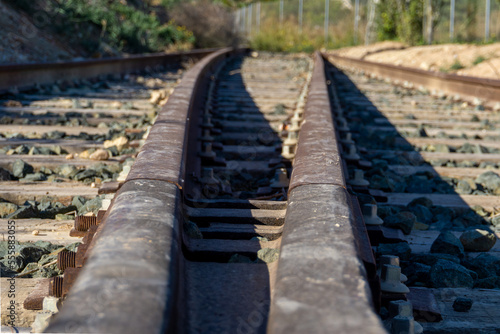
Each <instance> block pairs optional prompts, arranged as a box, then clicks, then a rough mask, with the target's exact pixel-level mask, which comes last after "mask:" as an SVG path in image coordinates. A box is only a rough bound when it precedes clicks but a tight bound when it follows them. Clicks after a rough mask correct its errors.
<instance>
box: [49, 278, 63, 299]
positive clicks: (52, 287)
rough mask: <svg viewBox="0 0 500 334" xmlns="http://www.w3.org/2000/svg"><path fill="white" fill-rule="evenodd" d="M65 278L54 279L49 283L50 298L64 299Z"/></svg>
mask: <svg viewBox="0 0 500 334" xmlns="http://www.w3.org/2000/svg"><path fill="white" fill-rule="evenodd" d="M62 290H63V278H62V277H61V276H56V277H52V278H51V279H50V281H49V296H53V297H58V298H61V297H62Z"/></svg>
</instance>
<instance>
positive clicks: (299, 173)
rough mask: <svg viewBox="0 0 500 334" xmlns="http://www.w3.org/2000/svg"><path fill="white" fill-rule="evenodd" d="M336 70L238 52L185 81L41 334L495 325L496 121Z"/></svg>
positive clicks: (67, 278)
mask: <svg viewBox="0 0 500 334" xmlns="http://www.w3.org/2000/svg"><path fill="white" fill-rule="evenodd" d="M334 62H335V60H334ZM346 73H347V74H346ZM346 73H344V72H341V71H340V70H339V69H338V68H335V67H333V66H332V65H331V64H329V63H327V62H326V61H325V60H324V59H323V57H322V56H321V55H320V54H319V53H317V54H316V55H315V56H314V65H313V62H312V61H311V60H310V59H309V58H307V57H305V56H284V55H272V54H257V53H252V54H247V53H245V52H243V51H241V50H240V51H232V50H220V51H217V52H214V53H212V54H211V55H209V56H207V57H205V58H204V59H203V60H201V61H200V62H198V63H197V64H196V65H195V66H193V68H191V69H190V70H189V71H187V72H186V73H185V74H184V75H183V79H182V81H181V82H180V83H179V84H178V85H177V86H176V88H175V90H174V92H173V94H172V95H171V96H170V98H169V99H168V101H167V103H166V105H165V106H164V107H163V108H162V110H161V112H160V113H159V115H158V117H157V119H156V122H155V124H154V125H153V127H152V128H151V130H150V132H149V136H148V139H147V141H146V142H145V143H144V145H143V146H142V148H141V150H140V153H139V154H138V155H137V158H136V160H135V163H134V165H133V166H132V167H131V169H130V172H129V173H128V175H127V177H126V179H125V180H124V182H123V183H122V184H120V185H119V186H120V189H119V190H118V192H117V193H116V195H115V196H114V197H113V200H112V202H111V203H110V206H109V208H108V209H107V210H106V212H105V213H104V212H103V211H101V216H100V217H99V223H98V224H97V226H94V227H93V228H92V229H90V230H89V232H88V234H87V235H86V237H85V239H84V243H83V245H82V246H80V247H79V249H78V251H79V254H76V257H77V258H79V264H80V265H77V267H81V265H83V268H66V270H65V272H64V275H63V276H62V277H61V278H57V279H53V280H52V283H51V284H52V285H51V289H52V290H57V289H60V288H56V286H59V285H57V284H60V287H64V293H62V294H64V297H65V298H64V303H63V307H62V309H61V312H60V313H59V314H57V315H56V316H55V317H52V316H50V314H49V316H50V324H49V327H48V328H47V331H48V332H96V333H101V332H117V333H118V332H120V333H136V332H139V331H143V332H162V331H168V332H186V333H211V332H217V333H219V332H224V333H226V332H227V333H234V332H237V333H239V332H242V333H264V332H273V333H290V332H294V333H303V332H317V333H347V332H356V333H358V332H359V333H384V332H386V331H390V332H391V331H392V332H393V333H403V332H404V333H413V332H421V330H422V329H424V330H425V332H428V333H432V332H448V333H457V332H459V331H461V332H473V331H475V332H477V331H480V332H485V333H489V332H492V333H493V332H495V330H496V328H497V327H498V326H497V324H496V317H495V312H494V311H491V310H490V309H492V308H494V307H495V306H496V305H497V303H498V299H497V300H496V301H495V297H496V296H497V295H496V291H495V290H494V289H492V288H496V286H495V284H497V281H496V278H495V277H496V275H497V274H496V272H495V270H496V269H497V268H498V263H499V261H498V248H497V246H493V245H494V241H495V240H496V236H495V235H494V233H492V232H493V231H491V232H488V233H486V232H482V231H484V229H485V228H486V229H488V228H489V229H490V230H492V229H493V228H492V227H491V226H489V225H488V224H495V223H496V221H497V216H496V211H495V210H497V206H498V198H497V197H495V195H496V194H495V189H493V185H494V184H496V183H495V182H496V181H495V180H496V179H495V176H494V175H493V174H491V172H495V171H496V170H497V168H498V167H499V166H498V165H496V163H497V162H495V159H496V156H495V155H496V154H497V151H496V150H498V146H497V144H495V136H496V132H495V121H494V118H492V117H491V114H486V112H485V111H476V110H473V108H471V107H467V106H466V105H464V103H463V102H454V101H452V100H451V99H448V100H444V99H443V98H433V97H431V96H429V95H428V94H424V93H422V92H421V91H417V90H411V89H405V88H400V87H395V86H391V85H390V84H389V83H386V82H384V81H380V80H375V79H370V78H366V77H364V76H362V75H359V74H356V73H351V72H346ZM477 109H480V108H477ZM469 116H470V118H468V117H469ZM451 117H453V118H454V119H451V120H450V118H451ZM485 119H487V121H485ZM462 133H463V134H464V135H462ZM474 152H475V153H474ZM473 161H478V162H477V163H474V162H473ZM485 172H490V173H487V174H484V173H485ZM363 174H364V175H363ZM497 177H498V176H497ZM365 178H366V179H365ZM498 178H499V179H500V177H498ZM479 206H480V207H481V208H479ZM471 208H473V209H471ZM377 210H378V211H377ZM382 224H383V225H382ZM478 224H481V225H482V227H481V229H480V230H479V231H474V227H477V226H476V225H478ZM470 228H472V230H473V231H472V232H467V233H468V234H467V233H465V234H466V235H465V237H461V238H462V239H463V240H465V241H463V243H466V244H467V242H469V244H467V246H466V248H465V250H464V248H463V246H461V245H462V242H461V241H460V240H459V239H457V237H460V235H461V234H462V232H463V231H465V230H468V229H470ZM446 230H452V232H451V233H441V232H442V231H443V232H444V231H446ZM403 232H404V233H403ZM440 233H441V234H440ZM438 236H439V237H438ZM436 238H437V239H438V240H436ZM481 238H483V239H481ZM477 239H479V242H477ZM435 240H436V241H435ZM487 243H490V244H492V247H493V248H492V249H491V250H489V249H488V250H486V249H481V252H477V251H478V249H473V248H471V247H478V246H477V244H480V245H481V246H482V247H483V248H484V245H485V244H487ZM372 246H373V247H372ZM431 248H432V249H431ZM443 253H446V254H443ZM60 262H64V261H63V260H60ZM64 266H66V265H63V267H64ZM69 267H71V265H70V266H69ZM481 268H483V269H481ZM484 268H486V269H484ZM401 272H402V273H403V274H406V276H407V277H406V278H407V281H406V282H407V283H406V285H404V284H403V283H402V281H404V279H403V278H404V276H402V275H401ZM76 278H77V280H76V282H75V279H76ZM56 283H57V284H56ZM407 286H409V287H410V288H409V289H408V287H407ZM69 287H71V289H69ZM457 297H467V298H471V299H472V302H473V306H472V309H471V310H470V311H469V312H468V313H463V312H462V313H458V312H455V311H453V307H452V304H453V303H454V302H456V299H457ZM468 303H470V300H467V299H459V300H458V301H457V302H456V304H457V305H456V306H455V307H461V308H462V309H467V307H468ZM415 320H418V321H419V322H420V323H418V322H416V321H415ZM458 320H460V322H458Z"/></svg>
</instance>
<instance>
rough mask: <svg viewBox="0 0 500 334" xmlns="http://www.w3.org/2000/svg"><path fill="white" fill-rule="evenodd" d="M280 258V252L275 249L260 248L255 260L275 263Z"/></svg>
mask: <svg viewBox="0 0 500 334" xmlns="http://www.w3.org/2000/svg"><path fill="white" fill-rule="evenodd" d="M279 257H280V251H279V249H276V248H262V249H259V250H258V251H257V258H258V259H259V260H261V261H263V262H265V263H271V262H274V261H277V260H278V259H279Z"/></svg>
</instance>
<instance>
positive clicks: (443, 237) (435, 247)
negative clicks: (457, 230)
mask: <svg viewBox="0 0 500 334" xmlns="http://www.w3.org/2000/svg"><path fill="white" fill-rule="evenodd" d="M431 253H445V254H451V255H456V256H459V257H461V256H463V255H464V246H463V245H462V243H461V242H460V240H459V239H458V238H457V237H456V236H455V235H454V234H453V233H451V232H450V231H444V232H441V233H440V234H439V236H438V237H437V238H436V240H434V242H433V243H432V246H431Z"/></svg>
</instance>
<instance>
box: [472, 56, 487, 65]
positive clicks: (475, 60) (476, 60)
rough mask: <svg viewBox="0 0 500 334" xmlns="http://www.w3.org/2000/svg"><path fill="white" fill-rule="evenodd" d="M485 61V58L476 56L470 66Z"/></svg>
mask: <svg viewBox="0 0 500 334" xmlns="http://www.w3.org/2000/svg"><path fill="white" fill-rule="evenodd" d="M485 60H487V59H486V58H485V57H483V56H477V57H476V59H474V61H473V62H472V64H474V65H477V64H481V63H482V62H483V61H485Z"/></svg>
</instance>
